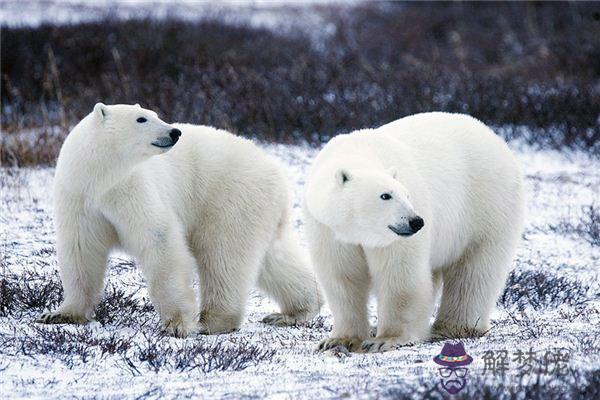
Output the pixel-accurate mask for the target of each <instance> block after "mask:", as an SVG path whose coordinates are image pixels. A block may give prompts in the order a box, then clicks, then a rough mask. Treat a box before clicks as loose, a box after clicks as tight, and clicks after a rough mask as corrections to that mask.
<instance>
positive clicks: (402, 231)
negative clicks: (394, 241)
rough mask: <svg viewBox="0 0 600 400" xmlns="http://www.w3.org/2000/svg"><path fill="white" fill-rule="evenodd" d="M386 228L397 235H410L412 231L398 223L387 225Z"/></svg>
mask: <svg viewBox="0 0 600 400" xmlns="http://www.w3.org/2000/svg"><path fill="white" fill-rule="evenodd" d="M388 228H390V230H391V231H392V232H394V233H395V234H396V235H398V236H412V235H413V234H414V232H412V231H411V230H409V229H407V228H405V227H402V226H400V225H396V226H394V225H388Z"/></svg>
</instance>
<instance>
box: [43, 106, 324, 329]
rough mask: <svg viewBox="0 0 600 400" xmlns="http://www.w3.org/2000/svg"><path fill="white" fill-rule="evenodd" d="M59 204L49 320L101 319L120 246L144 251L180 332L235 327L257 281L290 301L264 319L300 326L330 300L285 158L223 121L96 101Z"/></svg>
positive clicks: (68, 157)
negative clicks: (301, 232) (295, 212)
mask: <svg viewBox="0 0 600 400" xmlns="http://www.w3.org/2000/svg"><path fill="white" fill-rule="evenodd" d="M54 210H55V225H56V231H57V256H58V263H59V268H60V276H61V280H62V283H63V288H64V301H63V303H62V304H61V305H60V307H59V308H58V310H57V311H55V312H49V313H45V314H43V315H42V316H41V317H40V319H39V322H43V323H82V322H86V321H88V320H89V319H90V318H92V316H93V310H94V306H95V305H96V304H97V303H98V301H99V298H100V296H101V292H102V289H103V287H104V276H105V271H106V262H107V256H108V254H109V252H110V251H111V249H113V248H115V247H120V248H122V249H123V250H125V251H126V252H128V253H130V254H131V255H133V256H135V257H136V258H137V260H138V261H139V263H140V266H141V269H142V272H143V274H144V276H145V279H146V281H147V285H148V291H149V295H150V298H151V301H152V303H153V304H154V306H155V308H156V310H157V311H158V313H159V315H160V317H161V322H162V324H163V327H164V329H165V330H166V332H167V333H168V334H171V335H174V336H177V337H183V336H186V335H187V334H188V333H190V332H193V331H198V332H199V333H203V334H216V333H222V332H229V331H232V330H235V329H237V328H238V327H239V326H240V323H241V319H242V316H243V313H244V306H245V302H246V297H247V293H248V291H249V289H250V288H251V286H252V285H253V284H254V283H256V282H258V286H259V287H260V288H261V289H262V290H264V291H265V292H266V293H267V294H269V295H270V296H271V297H273V299H274V300H275V301H276V302H277V303H278V304H279V306H280V307H281V313H280V314H279V313H276V314H272V315H269V316H267V317H265V319H264V320H263V322H266V323H271V324H276V325H280V324H290V323H294V322H295V321H297V320H303V319H307V318H311V317H312V316H314V315H315V314H316V313H317V312H318V310H319V308H320V300H319V294H318V289H317V284H316V279H315V278H314V275H313V274H312V271H311V269H310V267H309V265H308V257H304V255H303V253H302V251H301V249H300V247H299V245H298V243H297V240H296V238H295V235H294V232H293V231H292V228H291V225H290V221H289V218H290V194H289V192H288V188H287V182H286V179H285V177H284V174H283V171H282V168H281V167H280V166H279V165H278V164H277V163H276V162H275V160H272V159H270V157H268V156H267V155H266V154H264V152H263V151H261V150H260V149H259V148H258V147H256V146H255V145H254V144H253V143H252V142H250V141H248V140H246V139H242V138H239V137H236V136H234V135H232V134H230V133H227V132H225V131H221V130H217V129H214V128H210V127H207V126H194V125H188V124H174V125H170V124H167V123H165V122H163V121H161V120H160V119H159V118H158V117H157V114H156V113H155V112H153V111H150V110H146V109H143V108H141V107H140V106H139V105H135V106H133V105H109V106H107V105H104V104H102V103H98V104H96V106H95V107H94V110H93V111H92V112H91V113H90V114H89V115H88V116H87V117H85V118H84V119H83V120H82V121H81V122H80V123H79V124H78V125H77V126H76V127H75V128H74V129H73V130H72V131H71V133H70V134H69V135H68V137H67V139H66V140H65V142H64V144H63V147H62V149H61V151H60V155H59V157H58V162H57V166H56V176H55V181H54ZM195 268H197V272H198V276H199V280H200V298H201V309H200V310H201V311H200V313H198V309H197V306H196V304H197V303H196V296H195V293H194V290H193V288H192V285H193V278H194V274H193V271H194V269H195Z"/></svg>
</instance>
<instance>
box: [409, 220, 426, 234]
mask: <svg viewBox="0 0 600 400" xmlns="http://www.w3.org/2000/svg"><path fill="white" fill-rule="evenodd" d="M408 226H410V229H412V231H413V233H417V232H418V231H419V230H420V229H421V228H422V227H423V226H425V221H423V218H421V217H414V218H411V219H410V220H409V221H408Z"/></svg>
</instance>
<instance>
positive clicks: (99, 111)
mask: <svg viewBox="0 0 600 400" xmlns="http://www.w3.org/2000/svg"><path fill="white" fill-rule="evenodd" d="M94 114H96V116H97V117H98V118H100V120H103V119H104V117H106V114H108V108H107V107H106V105H105V104H104V103H96V105H95V106H94Z"/></svg>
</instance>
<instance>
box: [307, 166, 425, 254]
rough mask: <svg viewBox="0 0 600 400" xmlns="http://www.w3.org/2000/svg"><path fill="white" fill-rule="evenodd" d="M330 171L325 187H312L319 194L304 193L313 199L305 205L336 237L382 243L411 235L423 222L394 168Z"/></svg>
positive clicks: (388, 242)
mask: <svg viewBox="0 0 600 400" xmlns="http://www.w3.org/2000/svg"><path fill="white" fill-rule="evenodd" d="M333 175H334V176H330V177H329V180H330V183H329V185H327V186H328V187H327V188H325V187H321V188H320V190H319V189H318V188H315V190H314V192H315V193H316V192H318V193H319V194H318V195H317V196H308V197H307V200H308V198H309V197H312V200H313V201H312V207H311V202H310V201H309V202H308V203H307V205H308V207H309V210H310V211H311V213H313V215H314V216H315V218H317V220H319V221H320V222H321V223H323V224H325V225H327V226H328V227H329V228H331V229H332V230H333V232H334V233H335V236H336V238H337V239H338V240H340V241H342V242H346V243H350V244H358V245H362V246H367V247H385V246H388V245H390V244H391V243H392V242H394V241H395V240H397V239H398V238H400V237H408V236H412V235H414V234H415V233H417V232H418V231H419V230H420V229H421V228H422V227H423V226H424V221H423V219H422V218H421V217H420V216H418V215H417V213H416V212H415V210H414V208H413V206H412V204H411V202H410V195H409V193H408V190H407V189H406V188H405V187H404V185H402V183H400V182H399V180H398V179H397V175H398V172H397V170H396V169H395V168H392V169H389V170H370V169H356V170H347V169H340V170H337V172H335V173H334V174H333ZM321 182H323V181H321ZM313 211H316V213H315V212H313ZM315 214H316V215H315Z"/></svg>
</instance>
